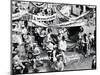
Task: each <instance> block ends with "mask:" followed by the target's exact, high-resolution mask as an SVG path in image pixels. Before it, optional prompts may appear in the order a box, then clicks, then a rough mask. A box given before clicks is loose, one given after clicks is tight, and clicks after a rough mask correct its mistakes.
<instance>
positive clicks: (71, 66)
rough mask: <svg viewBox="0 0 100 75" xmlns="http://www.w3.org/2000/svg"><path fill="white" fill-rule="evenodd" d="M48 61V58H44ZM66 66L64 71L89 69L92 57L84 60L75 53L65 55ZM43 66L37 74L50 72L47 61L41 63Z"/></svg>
mask: <svg viewBox="0 0 100 75" xmlns="http://www.w3.org/2000/svg"><path fill="white" fill-rule="evenodd" d="M45 59H48V57H45ZM66 60H67V65H66V66H65V67H64V70H66V71H68V70H81V69H91V65H92V57H91V56H90V57H87V58H84V57H83V56H82V55H81V54H78V53H75V52H67V53H66ZM43 62H44V63H45V64H44V65H43V66H42V67H39V68H38V69H39V70H40V71H39V72H50V71H52V69H50V66H48V63H49V62H48V61H47V60H45V61H43Z"/></svg>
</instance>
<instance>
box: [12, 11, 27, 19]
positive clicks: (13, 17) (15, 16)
mask: <svg viewBox="0 0 100 75" xmlns="http://www.w3.org/2000/svg"><path fill="white" fill-rule="evenodd" d="M26 13H28V12H27V11H21V12H19V13H16V14H12V20H16V19H20V18H21V17H22V16H23V15H25V14H26Z"/></svg>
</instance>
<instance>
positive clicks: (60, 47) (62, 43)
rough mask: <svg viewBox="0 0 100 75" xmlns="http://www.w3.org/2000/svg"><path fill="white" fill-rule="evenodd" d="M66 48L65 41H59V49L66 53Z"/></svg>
mask: <svg viewBox="0 0 100 75" xmlns="http://www.w3.org/2000/svg"><path fill="white" fill-rule="evenodd" d="M66 48H67V43H66V41H62V40H61V41H60V42H59V49H61V50H64V51H66Z"/></svg>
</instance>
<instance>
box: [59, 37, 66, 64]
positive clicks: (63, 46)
mask: <svg viewBox="0 0 100 75" xmlns="http://www.w3.org/2000/svg"><path fill="white" fill-rule="evenodd" d="M58 48H59V50H60V51H61V54H62V56H63V61H64V64H65V63H66V59H65V51H66V49H67V43H66V41H65V37H64V36H63V37H62V39H61V40H60V41H59V47H58Z"/></svg>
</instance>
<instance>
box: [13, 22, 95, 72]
mask: <svg viewBox="0 0 100 75" xmlns="http://www.w3.org/2000/svg"><path fill="white" fill-rule="evenodd" d="M21 30H22V32H15V31H13V32H12V58H13V61H14V62H13V66H14V67H13V68H15V67H19V66H21V67H22V68H25V65H24V64H25V62H28V61H29V62H28V64H30V66H28V67H31V68H32V69H33V70H35V69H36V68H37V67H36V64H37V61H38V63H39V64H41V65H43V62H42V61H41V60H40V58H41V57H40V55H41V53H43V52H46V54H47V55H48V58H49V60H50V61H51V62H56V63H57V64H56V68H55V70H58V71H62V70H64V65H66V59H65V52H66V51H67V40H68V31H67V28H61V29H58V33H56V34H55V33H54V32H53V29H52V28H44V27H28V26H27V27H25V24H24V25H22V29H21ZM95 39H96V38H95V36H94V35H93V34H92V33H89V34H88V35H87V34H85V33H84V34H83V35H81V33H80V34H79V40H78V41H77V44H75V48H74V49H76V51H77V52H80V53H82V55H83V56H84V57H87V56H89V55H90V54H91V51H92V50H93V51H94V52H95V50H96V49H95ZM23 63H24V64H23ZM20 71H21V70H20ZM27 71H28V68H27ZM25 72H26V71H25Z"/></svg>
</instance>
